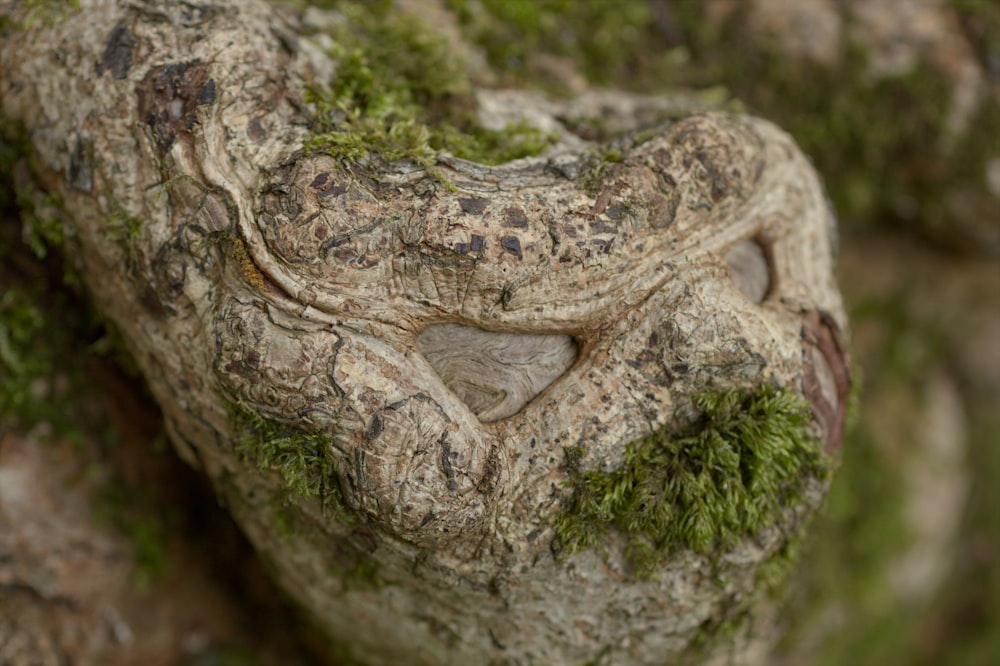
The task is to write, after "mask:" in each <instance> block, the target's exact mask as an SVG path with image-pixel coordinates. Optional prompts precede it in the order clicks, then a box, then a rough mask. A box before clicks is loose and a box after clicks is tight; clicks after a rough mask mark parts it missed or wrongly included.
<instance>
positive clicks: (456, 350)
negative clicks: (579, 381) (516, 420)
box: [417, 324, 577, 423]
mask: <svg viewBox="0 0 1000 666" xmlns="http://www.w3.org/2000/svg"><path fill="white" fill-rule="evenodd" d="M417 349H418V350H420V353H421V354H423V355H424V358H426V359H427V362H428V363H430V364H431V367H432V368H434V371H435V372H437V373H438V375H440V377H441V380H442V381H444V383H445V386H447V387H448V388H449V389H451V390H452V392H454V393H455V395H457V396H458V397H459V398H461V400H462V402H464V403H465V404H466V405H468V406H469V409H471V410H472V413H473V414H475V415H476V416H477V417H478V418H479V420H480V421H482V422H483V423H490V422H491V421H499V420H500V419H505V418H507V417H508V416H513V415H514V414H516V413H517V412H519V411H521V408H522V407H524V406H525V405H527V404H528V403H529V402H530V401H531V400H532V399H533V398H534V397H535V396H537V395H538V394H539V393H541V392H542V391H543V390H545V389H546V388H547V387H548V386H549V385H550V384H552V382H554V381H556V380H557V379H558V378H559V377H560V376H561V375H562V374H563V373H564V372H566V370H567V369H569V367H570V366H571V365H573V362H574V361H575V360H576V356H577V345H576V342H575V341H574V340H573V338H572V337H571V336H569V335H560V334H555V335H546V334H542V333H534V334H532V333H505V332H494V331H484V330H483V329H481V328H476V327H475V326H463V325H461V324H437V325H434V326H429V327H428V328H426V329H425V330H424V331H423V332H422V333H421V334H420V335H419V336H418V337H417Z"/></svg>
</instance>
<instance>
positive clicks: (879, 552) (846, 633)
mask: <svg viewBox="0 0 1000 666" xmlns="http://www.w3.org/2000/svg"><path fill="white" fill-rule="evenodd" d="M842 456H843V458H842V464H841V469H840V471H839V472H838V474H837V476H836V478H835V479H834V481H833V483H832V484H831V488H830V493H829V495H828V497H827V500H826V504H825V505H824V508H823V510H822V512H821V513H820V515H819V517H818V520H817V521H816V525H815V527H814V530H813V532H812V533H811V535H810V539H809V541H808V542H807V544H806V545H805V546H804V547H803V551H804V552H803V557H802V560H803V563H802V566H801V567H800V568H799V569H798V571H797V572H796V573H795V575H794V576H793V577H792V579H791V583H792V584H791V585H790V590H791V591H792V592H793V595H792V602H791V606H790V608H791V609H792V612H791V613H790V617H793V618H794V625H793V628H792V634H791V636H790V638H792V639H794V637H795V636H796V635H797V632H799V631H805V632H806V633H807V634H808V632H809V627H810V626H811V625H812V623H813V622H817V621H820V620H821V618H822V617H824V615H825V614H826V613H828V612H829V611H830V609H831V608H842V609H847V610H849V615H848V618H847V619H845V622H844V624H843V626H841V627H840V629H839V630H838V632H837V635H836V638H835V639H834V640H828V641H826V642H825V643H824V646H823V649H822V650H820V653H819V655H818V656H817V660H816V662H815V663H816V664H818V665H819V664H829V665H830V666H833V665H835V664H844V663H852V664H859V665H860V664H871V665H873V666H874V665H875V664H882V663H889V662H893V661H894V657H893V655H898V654H899V651H900V650H901V649H903V648H904V646H905V645H906V644H907V642H909V639H910V636H909V633H908V632H909V631H912V629H913V627H914V624H913V622H914V619H915V616H914V612H915V611H916V609H914V608H910V609H905V608H900V606H899V603H898V599H896V598H895V596H894V594H893V592H892V589H891V587H890V582H889V579H888V577H887V573H888V572H889V571H890V569H891V567H892V565H893V563H894V562H895V561H896V560H897V558H898V557H899V556H900V554H901V553H903V552H905V550H906V548H907V547H908V546H909V544H910V543H911V539H912V535H911V533H910V531H909V529H908V528H907V526H906V516H905V515H904V510H905V492H906V484H905V482H904V479H903V478H902V475H901V473H900V471H899V469H898V464H895V463H894V461H893V460H892V459H890V458H889V457H888V456H887V455H886V453H885V451H884V450H883V447H879V446H878V445H876V443H875V441H874V440H873V435H872V433H871V431H870V430H869V429H868V428H867V427H866V424H864V423H862V424H861V425H860V426H859V427H858V428H857V429H855V430H854V431H852V432H849V433H848V436H847V437H846V438H845V442H844V447H843V454H842Z"/></svg>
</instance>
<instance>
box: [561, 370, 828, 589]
mask: <svg viewBox="0 0 1000 666" xmlns="http://www.w3.org/2000/svg"><path fill="white" fill-rule="evenodd" d="M695 404H696V406H697V407H698V409H699V410H700V411H701V412H702V416H701V418H700V419H699V420H698V421H697V422H696V423H694V424H693V425H692V426H691V427H690V428H688V429H686V430H684V431H681V432H676V433H671V432H669V431H666V430H660V431H657V432H655V433H653V434H652V435H650V436H648V437H646V438H643V439H641V440H638V441H636V442H632V443H631V444H629V445H628V448H627V451H626V455H625V462H624V464H623V465H622V467H621V468H620V469H618V470H615V471H613V472H598V471H582V470H580V469H579V468H578V467H577V465H576V464H574V463H573V462H572V458H571V457H568V458H567V462H568V463H570V465H569V467H568V469H569V470H570V484H571V486H572V489H573V493H572V496H571V497H570V499H569V501H568V503H567V505H566V507H565V509H564V511H563V513H562V515H561V516H560V518H559V519H558V521H557V523H556V534H557V544H556V547H557V550H558V552H560V554H561V555H563V556H565V555H567V554H569V553H572V552H574V551H576V550H578V549H581V548H588V547H592V546H595V545H597V544H598V543H600V542H601V541H602V540H603V539H604V537H605V535H606V534H607V532H608V531H609V530H611V529H615V530H617V531H618V532H619V533H621V534H622V535H624V536H625V537H626V538H627V540H628V552H627V554H628V557H629V560H630V562H631V564H632V566H633V567H634V569H635V570H636V572H637V573H638V574H640V575H648V574H651V573H652V571H653V570H654V568H655V567H656V566H657V565H658V564H659V563H660V562H661V561H662V560H663V559H664V558H665V557H666V556H667V555H669V554H670V553H672V552H674V551H677V550H680V549H691V550H693V551H695V552H698V553H704V554H711V553H715V552H717V551H719V550H721V549H725V548H728V547H730V546H732V545H734V544H735V543H736V542H737V541H738V540H739V539H741V538H743V537H745V536H752V535H754V534H756V533H758V532H759V531H760V530H762V529H764V528H767V527H770V526H773V525H776V524H778V523H780V521H781V518H782V516H783V512H784V510H785V509H786V508H787V507H789V506H792V505H794V504H795V502H796V501H798V500H799V499H800V497H801V495H802V492H803V489H804V485H805V483H806V481H807V479H808V478H810V477H824V476H825V474H826V469H827V466H826V461H825V459H824V456H823V454H822V453H821V448H820V446H819V444H818V442H816V441H815V439H814V438H813V437H811V436H810V435H809V434H808V428H809V425H810V422H811V415H810V410H809V406H808V404H807V402H806V401H805V400H804V399H803V398H801V397H799V396H798V395H796V394H795V393H793V392H791V391H787V390H776V389H774V388H771V387H763V388H761V389H759V390H757V391H755V392H753V393H748V394H741V393H737V392H735V391H730V392H726V393H718V394H710V393H706V394H701V395H699V396H697V397H696V398H695Z"/></svg>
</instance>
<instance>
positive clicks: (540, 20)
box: [448, 0, 672, 86]
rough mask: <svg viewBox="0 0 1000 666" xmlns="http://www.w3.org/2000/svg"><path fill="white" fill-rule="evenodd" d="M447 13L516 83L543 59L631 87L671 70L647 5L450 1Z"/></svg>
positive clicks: (576, 0) (634, 1) (630, 1)
mask: <svg viewBox="0 0 1000 666" xmlns="http://www.w3.org/2000/svg"><path fill="white" fill-rule="evenodd" d="M448 5H449V7H451V9H452V10H453V11H455V12H456V13H457V15H458V17H459V20H460V21H461V23H462V25H463V29H464V31H465V32H466V34H467V35H468V36H469V38H470V40H471V41H472V42H474V43H476V44H478V45H480V46H481V47H483V49H484V50H485V51H486V54H487V57H488V59H489V61H490V64H491V65H492V66H493V67H494V68H495V69H496V70H498V71H500V72H503V73H506V74H508V75H509V76H512V77H515V78H524V77H525V76H526V75H527V76H528V77H530V75H531V74H530V71H527V70H528V69H529V65H530V60H531V58H532V57H533V56H535V55H537V54H539V53H547V54H551V55H556V56H560V57H563V58H566V59H567V60H569V61H570V62H571V63H573V64H574V65H575V66H576V67H577V68H578V69H579V71H580V72H581V73H583V74H584V75H585V76H586V77H587V78H589V79H590V80H591V81H594V82H598V83H611V82H614V83H616V84H622V83H625V84H626V85H630V86H642V85H644V84H645V83H648V81H649V80H651V79H653V78H654V77H653V76H647V74H649V73H650V72H651V71H653V70H656V71H662V70H663V69H665V68H667V67H669V66H670V64H671V56H672V54H671V52H670V49H669V48H668V46H667V44H666V42H665V41H664V40H663V35H662V33H661V32H660V30H659V29H658V27H657V25H656V22H655V17H654V14H653V10H652V7H651V3H649V2H646V1H645V0H625V1H622V2H605V1H604V0H448ZM640 60H642V61H643V63H644V64H643V67H641V68H640V67H637V66H636V65H637V64H638V61H640ZM651 63H655V65H653V64H651Z"/></svg>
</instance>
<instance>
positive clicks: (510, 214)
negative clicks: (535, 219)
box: [503, 206, 528, 229]
mask: <svg viewBox="0 0 1000 666" xmlns="http://www.w3.org/2000/svg"><path fill="white" fill-rule="evenodd" d="M503 214H504V219H503V224H504V226H505V227H515V228H518V229H526V228H527V227H528V216H527V215H525V214H524V209H523V208H521V207H519V206H509V207H507V208H504V211H503Z"/></svg>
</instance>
